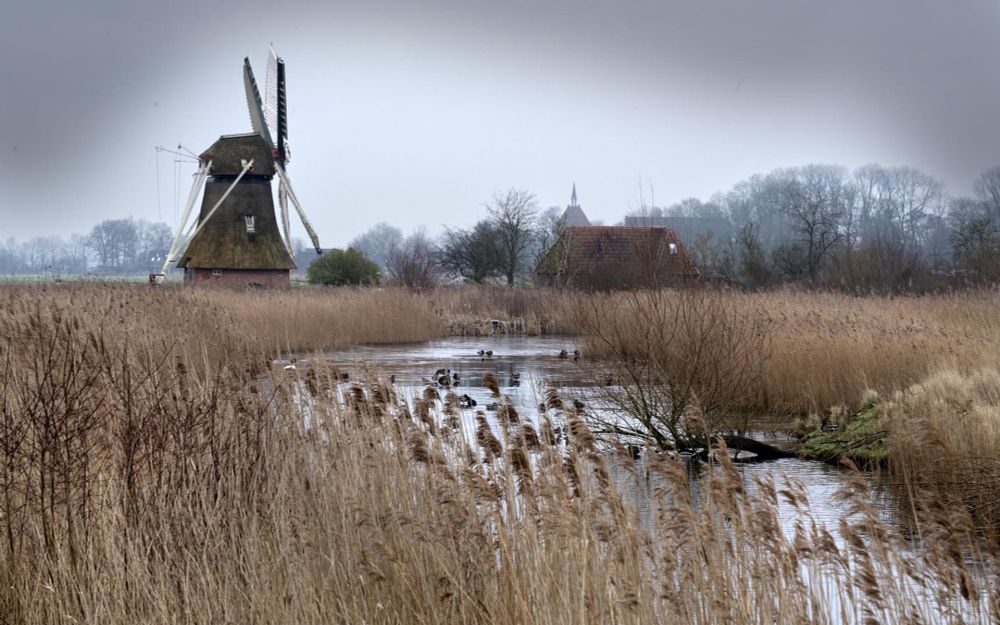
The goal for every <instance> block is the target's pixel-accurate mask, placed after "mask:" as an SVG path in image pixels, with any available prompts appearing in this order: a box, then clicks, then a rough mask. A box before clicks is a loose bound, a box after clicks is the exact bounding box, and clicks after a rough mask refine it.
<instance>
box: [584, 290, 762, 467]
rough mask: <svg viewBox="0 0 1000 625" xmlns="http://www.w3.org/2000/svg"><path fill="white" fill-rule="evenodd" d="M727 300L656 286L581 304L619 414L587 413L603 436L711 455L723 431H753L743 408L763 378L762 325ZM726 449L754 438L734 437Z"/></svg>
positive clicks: (606, 394) (605, 397)
mask: <svg viewBox="0 0 1000 625" xmlns="http://www.w3.org/2000/svg"><path fill="white" fill-rule="evenodd" d="M722 297H724V296H723V295H722V294H721V293H719V292H717V291H708V290H704V289H683V290H676V291H674V290H668V289H657V290H652V291H633V292H631V293H629V294H628V295H625V296H622V297H620V298H616V299H613V300H604V301H601V302H596V301H594V300H589V301H581V304H580V306H579V307H578V308H577V315H578V316H579V319H578V321H579V323H580V325H581V327H582V328H583V329H584V335H585V336H587V337H588V341H589V347H590V349H591V351H592V352H593V353H598V354H600V355H602V356H603V357H604V358H603V359H602V360H601V363H600V365H599V368H595V369H594V370H593V372H592V374H593V375H594V376H595V378H596V379H597V380H605V381H604V382H603V383H601V384H596V385H595V388H597V389H599V392H600V394H601V395H600V397H601V400H602V402H606V403H608V404H609V405H610V406H612V407H613V408H614V409H613V410H611V411H600V412H595V413H593V414H589V413H588V414H587V417H588V419H589V420H590V422H591V424H592V426H593V427H594V429H595V431H596V432H599V433H605V434H612V435H617V436H622V435H624V436H627V437H632V438H635V439H639V440H642V441H644V442H649V443H652V444H654V445H656V446H657V447H660V448H661V449H666V450H693V449H708V448H710V447H711V444H712V441H714V440H715V436H716V435H718V434H722V433H726V432H731V431H734V430H735V431H745V429H746V427H747V422H746V417H745V413H744V412H743V411H741V410H740V407H741V405H742V404H743V402H746V401H747V400H748V398H754V399H757V398H756V397H755V394H756V393H760V392H761V390H760V389H761V384H760V381H761V380H762V376H763V375H764V364H765V354H766V353H767V350H766V349H765V347H766V343H765V341H766V339H765V338H764V336H765V333H764V332H763V321H762V318H754V317H753V316H747V315H745V314H742V313H740V312H738V311H736V310H735V309H734V308H732V307H731V306H726V305H724V303H723V302H722V299H721V298H722ZM609 319H610V320H613V322H609ZM585 366H586V365H585ZM727 443H732V444H731V445H730V446H731V447H734V448H739V447H741V446H744V443H747V441H746V440H745V439H740V438H739V437H733V436H729V437H727ZM760 449H762V450H763V448H760ZM771 451H772V453H773V451H774V450H771Z"/></svg>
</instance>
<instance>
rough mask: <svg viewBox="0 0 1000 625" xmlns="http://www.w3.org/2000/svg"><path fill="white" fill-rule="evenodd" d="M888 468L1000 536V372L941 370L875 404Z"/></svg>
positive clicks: (909, 486)
mask: <svg viewBox="0 0 1000 625" xmlns="http://www.w3.org/2000/svg"><path fill="white" fill-rule="evenodd" d="M879 417H880V418H881V420H882V422H883V423H884V424H885V428H886V429H887V431H888V432H889V437H888V450H889V460H890V463H891V467H892V469H893V473H894V474H895V475H896V476H898V478H899V481H900V482H901V484H903V485H904V486H905V488H906V490H907V492H905V493H904V494H905V495H910V496H912V495H914V494H915V493H914V492H912V491H916V492H917V493H919V492H925V491H931V492H935V493H940V494H941V496H942V497H944V498H945V499H946V500H948V501H949V502H950V503H951V504H953V505H958V506H961V507H963V508H964V509H967V510H969V511H970V512H971V514H972V516H973V518H974V519H975V521H976V523H977V525H978V526H979V527H980V528H983V529H985V530H987V531H988V533H989V534H991V535H993V536H997V535H1000V455H998V451H1000V371H997V370H996V369H994V368H989V369H981V370H978V371H974V372H972V373H971V374H964V373H959V372H957V371H954V370H946V371H939V372H936V373H934V374H932V375H931V376H929V377H928V378H927V379H925V380H923V381H921V382H920V383H919V384H915V385H913V386H912V387H910V388H908V389H906V390H904V391H898V392H896V393H894V394H893V395H892V396H891V397H888V398H885V399H883V400H882V401H880V402H879Z"/></svg>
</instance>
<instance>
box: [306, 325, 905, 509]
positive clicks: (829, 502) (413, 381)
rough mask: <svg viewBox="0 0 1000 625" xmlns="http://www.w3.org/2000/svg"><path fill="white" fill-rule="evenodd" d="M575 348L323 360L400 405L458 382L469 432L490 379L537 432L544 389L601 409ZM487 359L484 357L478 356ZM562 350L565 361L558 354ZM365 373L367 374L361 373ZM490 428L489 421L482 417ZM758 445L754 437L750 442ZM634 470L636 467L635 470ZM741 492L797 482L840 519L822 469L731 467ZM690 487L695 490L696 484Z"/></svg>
mask: <svg viewBox="0 0 1000 625" xmlns="http://www.w3.org/2000/svg"><path fill="white" fill-rule="evenodd" d="M576 348H577V346H576V345H575V344H574V341H573V339H572V338H571V337H551V336H549V337H454V338H447V339H439V340H434V341H429V342H426V343H418V344H409V345H382V346H357V347H352V348H351V349H349V350H344V351H333V352H328V353H327V354H326V355H325V356H326V358H327V359H328V360H329V361H331V362H332V363H334V364H336V365H337V367H338V369H340V370H341V371H342V372H345V373H347V374H348V375H349V376H350V379H351V380H357V379H364V377H365V375H366V373H367V371H372V370H374V371H377V372H378V373H379V374H380V375H383V376H385V377H388V376H390V375H391V376H393V379H394V380H395V386H396V389H397V391H399V392H400V393H402V395H403V396H404V397H418V396H419V395H420V393H421V391H422V390H423V389H424V387H425V386H427V384H429V383H431V384H433V383H434V380H435V379H436V378H435V373H436V372H437V371H438V370H440V369H445V370H449V371H450V372H451V373H453V374H458V382H457V385H458V386H457V388H455V389H454V390H455V392H456V393H457V394H459V395H463V394H467V395H468V396H469V397H471V398H473V399H474V400H475V401H476V402H477V406H476V407H475V408H471V409H466V410H463V411H462V412H463V415H462V417H463V419H465V420H466V421H467V424H468V425H469V427H468V428H466V429H467V430H468V431H470V432H471V431H473V430H474V429H475V423H474V413H475V411H476V410H484V409H486V408H487V406H489V404H491V403H493V402H495V401H496V399H495V398H493V397H492V396H491V395H490V391H489V390H487V389H486V388H485V387H484V386H483V376H484V374H485V373H486V372H488V371H489V372H493V373H495V374H496V376H497V378H498V381H499V384H500V387H501V388H500V391H501V393H503V394H504V395H506V396H508V397H509V398H510V401H511V403H512V404H513V405H514V406H515V407H516V408H517V410H518V412H519V414H520V415H521V418H523V419H528V420H530V421H531V422H532V423H533V424H534V425H535V426H536V427H537V426H538V417H539V403H540V402H541V401H542V400H543V398H544V394H545V389H546V387H547V386H554V387H556V388H558V389H559V391H560V394H561V395H562V396H563V398H564V399H565V400H573V399H576V400H578V401H581V402H582V403H583V405H584V406H585V407H584V411H595V410H602V409H605V408H603V407H602V406H601V404H600V400H599V396H600V394H601V391H603V389H601V391H599V388H598V387H601V386H604V385H606V384H607V381H606V380H605V376H604V375H602V374H600V373H599V372H598V371H599V368H598V366H595V365H594V363H588V362H587V360H586V356H585V355H583V357H581V358H580V359H579V360H577V359H576V358H574V355H573V352H574V350H575V349H576ZM480 350H482V351H483V352H492V356H488V355H486V354H483V355H480V354H479V352H480ZM564 350H565V352H566V355H565V357H561V356H560V354H561V352H563V351H564ZM366 370H367V371H366ZM487 415H488V417H489V418H490V419H491V421H492V422H493V423H494V425H495V413H491V412H489V411H488V410H487ZM755 436H756V437H758V438H760V437H762V434H760V433H757V434H755ZM763 436H765V437H766V438H767V440H768V442H771V443H773V444H778V445H780V444H782V443H784V444H790V443H791V439H788V438H785V439H784V440H782V439H781V437H780V435H774V434H767V435H763ZM640 467H641V463H640ZM737 468H738V470H739V471H740V472H741V473H742V475H743V476H744V478H745V482H746V483H747V485H748V486H749V487H750V488H752V487H753V481H754V480H753V479H752V478H753V477H754V476H757V477H763V478H771V479H773V480H774V482H775V483H777V484H781V483H782V482H783V481H784V480H785V479H786V478H791V479H793V480H796V481H797V482H799V483H800V484H801V485H802V486H803V487H804V488H805V491H806V493H807V495H808V497H809V500H810V504H811V506H810V507H811V509H810V514H811V516H812V517H813V518H815V519H817V520H818V521H820V522H822V523H823V524H825V525H828V526H829V527H830V528H831V529H832V528H833V527H834V526H835V524H836V521H837V519H839V518H840V517H841V516H842V515H843V510H842V507H841V505H839V504H838V503H836V502H835V500H834V497H833V495H834V493H835V492H836V491H837V490H838V489H839V488H840V487H841V486H842V485H843V484H844V482H845V480H846V477H847V471H846V469H843V468H841V467H838V466H833V465H830V464H827V463H823V462H818V461H813V460H803V459H799V458H786V459H781V460H774V461H769V462H758V463H743V464H739V465H737ZM616 473H618V476H617V477H618V479H617V480H616V481H618V483H619V487H620V488H622V489H623V491H625V492H627V493H628V496H629V498H630V499H632V500H633V501H632V503H633V505H636V506H637V507H638V508H639V509H640V513H642V512H644V509H645V508H646V502H647V496H648V494H649V489H648V488H646V487H644V485H643V484H642V483H641V480H642V474H641V471H640V478H639V482H637V483H630V482H629V479H630V477H629V476H630V475H631V473H627V472H624V471H622V472H616ZM692 487H693V488H694V489H695V490H697V488H698V483H697V480H694V481H693V484H692ZM884 495H885V493H884V492H883V491H882V490H881V489H880V488H878V487H877V486H876V485H875V483H874V480H873V481H872V498H873V500H874V502H875V503H876V505H877V506H878V507H879V508H880V509H881V510H882V511H883V513H884V514H885V515H887V516H888V515H890V514H891V507H892V503H891V501H892V498H891V497H887V496H884ZM780 505H781V510H780V513H781V518H782V522H783V524H786V525H787V526H788V527H789V528H790V527H791V525H792V524H793V523H794V521H795V520H796V518H797V513H796V511H795V510H794V508H792V507H791V506H788V505H787V504H786V503H784V502H782V503H781V504H780Z"/></svg>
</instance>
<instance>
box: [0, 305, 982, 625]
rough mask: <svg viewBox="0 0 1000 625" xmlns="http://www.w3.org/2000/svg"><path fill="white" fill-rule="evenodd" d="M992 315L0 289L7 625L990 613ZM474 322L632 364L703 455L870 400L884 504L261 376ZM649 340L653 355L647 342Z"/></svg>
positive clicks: (571, 434) (861, 483)
mask: <svg viewBox="0 0 1000 625" xmlns="http://www.w3.org/2000/svg"><path fill="white" fill-rule="evenodd" d="M693 297H697V298H698V299H696V300H693V299H691V298H693ZM997 303H998V302H997V295H996V294H994V293H992V292H974V293H966V294H962V295H941V296H929V297H903V298H881V297H872V298H855V297H847V296H843V295H824V294H806V293H795V292H778V293H770V294H738V293H729V292H718V293H709V294H706V295H704V296H694V295H691V294H681V293H675V292H669V291H667V292H659V293H652V292H646V293H635V294H619V295H594V294H578V293H571V292H558V291H545V290H508V289H451V290H432V291H425V292H421V293H413V292H410V291H404V290H392V289H389V290H380V291H376V290H347V289H345V290H336V291H329V290H322V291H292V292H286V293H264V294H261V293H236V292H229V293H204V292H197V291H187V290H174V289H159V290H157V289H147V288H135V287H128V286H119V287H111V286H107V285H102V286H95V285H89V286H74V285H61V286H58V287H52V286H49V287H38V286H11V287H4V288H2V289H0V310H2V313H0V350H2V351H0V484H2V493H3V500H2V501H0V563H2V566H0V578H2V579H0V588H2V590H0V618H2V620H3V621H4V622H10V623H50V622H56V621H59V622H67V621H70V622H71V621H77V622H103V623H134V622H213V623H214V622H233V623H236V622H239V623H254V622H259V623H280V622H289V623H292V622H295V623H301V622H317V623H318V622H373V623H374V622H385V623H397V622H434V623H438V622H440V623H480V622H482V623H486V622H489V623H526V622H537V623H569V622H609V623H654V622H655V623H663V622H666V623H673V622H676V623H722V622H735V623H747V622H754V623H757V622H759V623H765V622H766V623H793V622H795V623H801V622H819V623H841V622H859V623H860V622H886V623H893V622H900V623H904V622H959V621H961V622H983V623H985V622H995V620H996V618H997V615H998V614H1000V602H998V600H1000V594H998V592H997V589H996V586H995V584H996V579H997V578H996V572H997V569H996V566H997V556H998V553H997V550H996V544H997V543H996V541H995V535H994V534H993V533H992V532H991V528H992V527H993V525H991V519H993V518H994V517H995V513H996V508H995V501H994V499H993V496H992V493H993V492H996V489H995V488H992V486H993V485H994V482H992V481H991V480H993V479H994V476H995V475H996V469H995V467H994V465H993V464H991V461H990V459H991V458H995V457H996V455H997V454H996V451H997V449H998V448H1000V430H998V428H997V427H996V419H997V406H998V402H1000V377H998V376H997V374H996V372H995V371H993V370H992V368H991V367H992V361H995V355H996V354H997V351H998V350H997V346H996V341H997V340H998V336H1000V323H998V321H1000V312H996V311H997V310H998V308H997V306H996V304H997ZM699 307H701V308H699ZM697 311H701V312H700V313H698V314H693V313H694V312H697ZM477 320H478V321H477ZM482 320H498V321H500V320H502V321H506V322H511V323H514V322H517V323H520V324H522V325H521V326H520V327H522V328H524V329H525V330H526V331H531V332H537V333H541V332H546V333H559V334H575V335H576V336H575V338H574V339H573V340H574V341H576V342H577V343H578V344H580V345H582V346H583V347H582V351H583V352H584V358H583V360H584V361H585V362H584V363H583V364H582V365H581V370H582V371H584V372H586V368H587V366H589V363H593V362H597V361H601V362H604V363H606V367H609V368H610V370H612V371H615V370H618V371H620V372H624V370H623V369H621V368H622V367H630V366H638V365H636V364H634V363H638V362H642V363H645V364H644V365H643V366H645V367H646V369H645V370H644V371H643V372H641V375H639V376H637V380H638V382H641V385H642V386H646V382H648V381H650V380H651V379H652V378H653V377H655V376H662V377H663V380H680V381H681V382H683V383H684V384H686V385H687V388H689V389H690V393H689V394H688V395H687V397H688V398H689V402H688V403H689V405H690V406H695V407H697V409H698V410H699V411H700V415H701V421H700V425H699V422H698V421H697V419H695V418H693V417H696V416H697V414H696V413H692V412H691V410H686V411H682V412H681V413H679V418H681V419H682V420H681V421H680V423H681V424H682V425H683V426H684V427H685V428H687V427H689V426H690V427H691V428H692V430H691V431H692V432H694V431H696V430H695V429H694V428H695V427H696V426H697V427H700V428H701V429H699V430H697V431H698V432H699V436H704V438H705V440H706V443H705V444H706V445H711V446H716V445H717V444H718V443H717V442H716V440H715V438H714V437H712V436H711V434H713V433H715V431H717V430H720V429H724V428H728V427H738V426H733V425H732V424H731V421H730V420H731V419H732V418H734V417H737V416H740V415H751V416H752V417H753V418H754V419H764V418H768V419H770V420H771V421H772V422H778V423H784V427H787V428H788V429H791V428H792V422H793V420H800V421H802V422H810V421H812V420H827V421H837V420H838V419H846V418H847V416H849V415H850V414H851V413H852V411H854V410H856V409H857V408H860V407H863V406H865V405H866V404H869V405H874V406H876V408H875V410H876V413H877V415H876V418H878V419H879V423H881V424H882V427H884V428H885V429H886V431H887V432H888V434H887V438H886V440H887V446H888V447H887V449H888V460H887V464H886V466H885V471H886V472H888V473H889V474H890V475H891V476H892V479H893V480H894V481H895V482H896V483H897V484H898V485H899V488H898V491H896V492H898V493H899V494H900V495H901V496H905V495H907V494H908V495H909V497H907V498H906V499H905V505H902V506H900V507H898V509H897V513H896V514H895V515H893V516H891V517H887V516H886V515H884V514H880V513H879V512H878V510H877V509H876V508H875V507H874V506H873V505H872V503H871V499H870V494H871V493H870V482H869V481H867V480H866V479H864V476H863V475H862V474H861V473H848V474H847V476H848V477H847V479H844V480H842V482H841V485H842V486H841V488H840V489H839V490H840V492H839V494H838V495H837V496H836V499H835V501H834V503H835V504H836V505H837V506H838V507H839V509H840V513H839V516H838V518H837V519H835V520H834V521H833V522H830V521H829V520H823V519H815V518H812V517H811V514H812V513H811V512H810V506H809V502H808V500H809V497H810V496H811V494H810V493H807V492H805V490H804V489H803V488H802V486H801V485H800V484H798V483H796V481H795V480H794V479H791V480H787V481H786V480H782V479H780V478H773V479H770V478H762V479H759V480H752V479H747V478H745V477H744V476H743V475H742V474H740V473H739V472H738V471H737V470H736V468H735V467H734V466H733V465H732V464H731V463H730V462H729V460H728V455H727V454H724V453H712V454H709V458H710V460H711V464H710V465H708V466H707V467H706V468H704V469H702V471H703V472H704V473H703V474H702V475H701V477H699V478H698V480H699V487H698V488H697V489H692V486H693V483H692V474H691V471H690V470H689V466H688V465H686V464H685V462H684V461H683V459H682V457H681V456H680V455H678V454H672V453H668V452H666V451H663V450H660V451H657V450H656V447H658V446H657V445H656V442H655V440H653V441H650V444H649V445H648V446H642V448H641V451H640V453H639V454H638V455H639V460H638V461H636V459H635V456H636V454H635V453H634V451H633V450H632V449H630V448H628V447H626V446H625V445H623V444H622V443H621V442H620V441H619V440H617V438H616V437H615V436H612V435H609V434H602V433H601V432H599V431H598V432H595V429H596V428H595V427H592V426H594V425H595V424H594V423H593V422H591V421H588V419H587V415H586V414H581V412H580V411H579V410H578V409H577V408H576V407H575V406H574V405H573V403H572V401H569V400H568V399H564V398H563V397H561V396H560V394H559V392H558V390H556V389H552V390H551V392H550V393H548V394H547V396H546V397H545V399H546V405H545V406H544V410H542V411H535V412H532V413H525V412H524V411H516V410H515V411H510V410H504V411H497V414H498V416H497V417H496V418H493V417H492V416H491V417H489V418H487V416H486V415H485V412H484V414H482V415H479V414H477V410H476V409H463V408H461V406H459V405H458V404H457V402H456V401H455V397H453V396H452V395H453V391H450V390H448V389H438V388H435V389H434V393H427V394H421V396H420V397H419V398H417V397H408V396H405V395H403V394H402V393H400V392H397V389H396V387H395V386H394V385H393V384H392V383H391V382H390V381H389V380H388V378H387V377H385V376H384V375H383V373H380V372H379V371H378V370H377V369H375V368H372V369H370V371H369V373H368V374H367V375H366V376H365V377H361V378H357V379H353V378H352V379H351V380H350V381H348V382H346V383H345V382H343V381H342V380H341V378H340V374H339V372H338V371H337V370H336V367H335V366H334V365H333V364H331V363H327V362H326V361H325V360H324V359H322V358H310V359H309V362H308V363H305V362H299V363H298V364H297V366H290V365H287V364H284V363H277V364H275V362H274V359H275V358H279V357H282V356H285V357H287V356H288V355H289V354H291V353H293V352H294V353H299V354H302V353H318V352H320V351H322V350H325V349H331V348H335V347H340V348H344V347H348V346H350V345H354V344H359V343H383V344H386V343H397V342H414V341H425V340H428V339H431V338H434V337H441V336H446V335H448V334H452V333H455V332H457V331H459V329H466V330H468V332H469V333H473V332H475V331H478V330H479V328H480V326H479V325H477V324H478V323H481V322H482ZM595 320H602V324H601V327H603V328H605V332H604V334H603V335H601V334H600V333H598V332H597V331H596V330H595V325H594V323H595ZM638 320H643V323H645V324H646V326H645V327H646V328H647V331H646V332H645V333H642V332H641V329H642V327H643V326H642V325H640V324H639V323H638ZM657 324H659V325H657ZM487 326H489V327H492V324H487ZM612 327H613V328H614V331H613V332H611V331H610V330H608V328H612ZM658 333H662V334H663V338H670V337H673V338H672V339H671V340H672V341H673V342H668V343H667V344H670V345H675V346H677V350H670V351H668V352H666V353H658V352H656V351H655V350H654V349H653V348H654V347H655V345H658V344H660V343H659V340H658V339H657V340H651V339H650V338H649V337H650V336H652V337H653V338H656V337H658V336H659V334H658ZM693 346H694V347H698V346H700V347H698V348H697V349H694V347H693ZM685 350H693V351H685ZM677 353H689V354H698V355H699V357H701V358H702V360H699V361H697V362H699V363H712V362H714V363H716V366H717V367H721V368H720V369H718V370H717V371H715V372H713V373H711V375H709V374H705V373H703V372H698V371H691V370H690V367H689V365H690V363H688V365H685V364H684V363H677V362H673V361H672V359H673V358H674V356H675V354H677ZM727 356H730V357H732V358H729V359H727ZM737 356H738V358H737ZM729 360H733V361H735V362H738V363H742V364H741V370H740V371H737V372H735V373H733V375H737V376H743V377H736V378H732V377H730V374H729V373H727V371H726V370H725V368H724V367H726V366H729V365H730V364H731V363H729ZM743 365H746V366H747V367H752V371H750V372H749V373H746V372H745V371H743V368H744V367H743ZM286 367H290V368H286ZM607 370H608V369H607V368H606V369H605V370H604V371H605V372H606V371H607ZM668 376H669V377H668ZM722 379H730V380H737V383H734V387H735V388H738V389H739V392H738V393H734V392H732V391H733V389H732V388H729V387H727V386H726V385H725V384H723V383H721V382H717V381H715V380H722ZM663 380H661V381H663ZM616 386H619V387H622V386H627V385H623V384H617V385H616ZM637 386H638V384H637ZM712 389H717V390H716V391H715V394H714V395H713V391H712ZM644 392H645V391H644ZM670 392H673V393H678V392H681V391H680V390H674V391H670ZM497 395H498V396H497V397H496V400H495V401H497V402H498V403H499V404H501V405H502V404H504V402H505V399H504V397H503V393H502V392H500V391H498V392H497ZM435 396H436V397H435ZM683 398H684V396H680V397H679V399H673V398H672V397H667V398H666V399H667V400H668V401H679V400H680V399H683ZM456 416H457V417H458V418H456ZM715 420H717V421H715ZM713 423H719V424H723V423H725V424H726V425H712V424H713ZM685 431H686V430H685ZM667 435H668V436H671V434H670V433H669V431H668V434H667ZM623 475H624V476H626V477H627V476H634V477H633V478H631V481H629V479H624V480H623V478H622V477H621V476H623ZM970 476H972V477H971V478H970ZM630 484H633V485H634V484H638V485H639V486H640V487H641V488H643V489H645V490H644V492H646V493H647V503H648V507H647V508H646V509H645V511H644V512H643V513H642V514H640V512H639V510H638V509H637V508H636V506H635V505H634V501H633V499H632V498H630V496H629V495H628V492H627V491H628V490H629V489H630V488H632V486H629V485H630ZM789 510H792V511H793V514H791V516H789Z"/></svg>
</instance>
